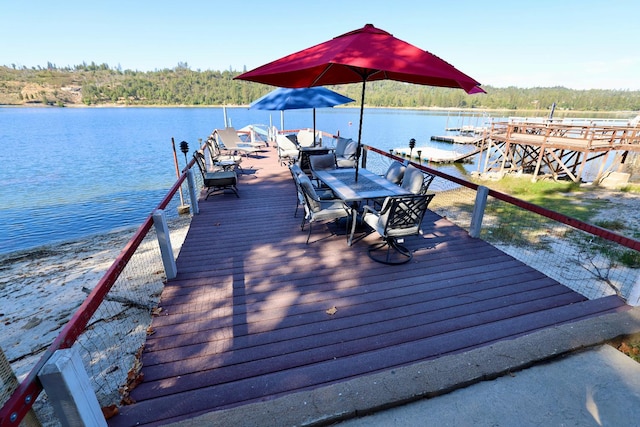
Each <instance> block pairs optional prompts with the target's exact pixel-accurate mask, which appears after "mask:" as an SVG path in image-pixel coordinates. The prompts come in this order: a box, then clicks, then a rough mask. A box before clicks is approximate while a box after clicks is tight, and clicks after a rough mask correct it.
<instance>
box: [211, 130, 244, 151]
mask: <svg viewBox="0 0 640 427" xmlns="http://www.w3.org/2000/svg"><path fill="white" fill-rule="evenodd" d="M214 134H215V135H216V141H217V142H218V144H222V145H223V146H224V147H225V148H234V147H237V146H238V144H241V143H242V140H241V139H240V137H239V136H238V132H237V131H236V130H235V128H232V127H229V128H224V129H216V130H215V131H214Z"/></svg>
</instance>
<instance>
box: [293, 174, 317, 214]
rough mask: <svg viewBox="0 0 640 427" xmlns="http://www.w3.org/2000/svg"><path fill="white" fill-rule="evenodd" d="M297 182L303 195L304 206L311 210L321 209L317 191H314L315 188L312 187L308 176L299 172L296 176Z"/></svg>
mask: <svg viewBox="0 0 640 427" xmlns="http://www.w3.org/2000/svg"><path fill="white" fill-rule="evenodd" d="M297 178H298V180H297V183H298V185H299V186H300V191H302V194H303V196H304V200H305V207H306V208H307V209H309V210H310V211H311V212H318V211H320V210H321V209H322V205H321V204H320V197H318V193H316V190H315V188H313V184H312V183H311V180H310V179H309V177H308V176H307V175H305V174H300V175H298V176H297Z"/></svg>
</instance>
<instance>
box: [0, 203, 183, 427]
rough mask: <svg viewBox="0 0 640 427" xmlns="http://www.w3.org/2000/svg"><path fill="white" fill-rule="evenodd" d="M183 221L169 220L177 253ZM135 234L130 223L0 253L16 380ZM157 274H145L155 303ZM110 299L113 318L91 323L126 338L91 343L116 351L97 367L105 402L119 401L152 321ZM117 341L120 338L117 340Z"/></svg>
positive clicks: (40, 407)
mask: <svg viewBox="0 0 640 427" xmlns="http://www.w3.org/2000/svg"><path fill="white" fill-rule="evenodd" d="M189 221H190V218H189V217H188V216H186V217H182V218H178V219H177V220H173V221H172V223H171V225H170V229H171V236H172V237H171V238H172V245H173V249H174V253H175V254H176V255H177V253H178V252H179V250H180V247H181V245H182V241H184V237H185V236H186V233H187V231H188V227H189ZM135 231H136V229H135V228H130V229H126V230H120V231H115V232H111V233H106V234H99V235H95V236H91V237H89V238H86V239H81V240H75V241H69V242H65V243H61V244H58V245H50V246H42V247H39V248H37V249H34V250H27V251H19V252H13V253H9V254H5V255H2V256H0V271H2V276H1V278H0V320H1V321H2V324H3V328H2V334H1V336H0V347H1V348H2V350H3V351H4V353H5V356H6V358H7V359H8V360H9V363H10V364H11V367H12V368H13V370H14V373H15V374H16V376H17V377H18V380H20V379H21V378H23V377H24V376H26V374H27V373H28V372H29V371H30V370H31V368H32V367H33V366H34V365H35V363H36V362H37V361H38V360H39V359H40V357H41V356H42V354H43V352H44V351H45V350H46V349H47V347H48V346H49V345H50V344H51V342H52V341H53V340H54V339H55V337H56V336H57V335H58V334H59V332H60V330H61V329H62V327H63V326H64V325H65V324H66V323H67V322H68V321H69V319H70V318H71V316H72V315H73V314H74V313H75V311H76V310H77V308H78V307H79V306H80V305H81V304H82V302H83V301H84V299H85V298H86V297H87V294H88V292H90V290H91V289H93V287H94V286H95V285H96V284H97V283H98V281H99V280H100V279H101V278H102V277H103V276H104V274H105V272H106V271H107V269H108V268H109V267H110V266H111V265H112V263H113V261H114V259H115V258H116V257H117V256H118V255H119V254H120V252H121V251H122V249H123V248H124V246H125V245H126V243H127V242H128V241H129V240H130V239H131V237H132V236H133V235H134V233H135ZM145 245H147V246H149V245H152V246H153V245H155V246H157V243H156V242H155V241H154V239H148V240H145V241H144V242H143V243H142V245H141V248H142V249H143V250H145ZM158 273H159V274H157V276H156V277H151V278H146V279H145V280H147V281H153V283H147V284H146V285H145V289H153V293H154V294H155V301H156V302H157V300H158V298H159V294H160V292H161V290H162V286H163V282H162V280H163V279H164V277H163V275H162V274H161V272H158ZM109 304H110V305H111V306H110V307H107V308H106V312H107V313H108V312H116V313H119V315H105V314H100V313H98V314H96V316H94V319H92V323H97V322H101V323H103V324H104V323H107V322H112V323H121V324H122V325H117V326H115V325H114V327H113V330H117V329H122V330H126V331H128V333H127V334H126V337H122V336H120V334H119V333H118V334H116V335H117V336H116V337H113V338H114V339H112V340H108V339H105V340H101V342H100V343H99V344H98V345H102V346H104V347H106V348H105V349H99V350H100V351H101V352H104V353H105V354H115V355H114V356H111V357H107V360H105V361H103V363H101V365H103V366H100V367H99V368H98V369H100V370H101V372H100V374H99V375H100V376H101V377H102V378H101V382H102V384H101V387H100V390H99V392H98V393H97V395H98V399H99V402H100V404H101V405H105V406H106V405H109V404H118V403H120V399H121V396H120V394H119V392H118V388H119V387H120V386H122V385H123V384H124V383H125V381H126V375H127V372H128V371H129V370H130V369H131V367H132V366H133V363H134V360H135V352H136V350H137V349H138V348H140V347H141V346H142V345H143V344H144V340H145V338H146V332H147V328H148V326H149V324H150V322H151V314H150V312H149V310H144V309H140V308H136V307H130V306H127V305H126V304H125V305H122V304H117V303H109ZM116 306H117V307H116ZM100 317H102V318H100ZM124 339H126V340H127V342H124V341H121V340H124ZM114 340H116V341H115V342H114ZM83 346H84V344H83ZM125 348H126V350H125ZM109 350H112V351H111V353H110V352H109ZM120 352H121V353H124V354H120ZM94 375H95V373H94ZM41 396H44V395H41ZM36 410H37V413H38V415H39V417H41V418H42V419H41V421H43V423H44V425H52V426H54V425H57V424H56V422H55V421H49V422H47V421H46V420H47V419H51V418H50V411H51V409H50V407H48V405H46V404H44V403H43V402H42V399H40V402H36ZM50 423H52V424H50Z"/></svg>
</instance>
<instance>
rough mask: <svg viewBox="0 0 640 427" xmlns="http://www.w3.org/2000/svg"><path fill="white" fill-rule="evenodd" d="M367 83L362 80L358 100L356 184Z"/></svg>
mask: <svg viewBox="0 0 640 427" xmlns="http://www.w3.org/2000/svg"><path fill="white" fill-rule="evenodd" d="M366 83H367V81H366V80H365V79H362V97H361V98H360V127H359V128H358V149H357V151H356V182H358V169H359V164H360V151H361V150H362V147H361V145H360V141H361V139H362V117H363V115H364V88H365V85H366Z"/></svg>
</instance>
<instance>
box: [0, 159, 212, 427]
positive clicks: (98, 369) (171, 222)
mask: <svg viewBox="0 0 640 427" xmlns="http://www.w3.org/2000/svg"><path fill="white" fill-rule="evenodd" d="M193 166H194V161H193V160H192V161H191V162H190V163H189V164H188V165H187V168H185V170H184V171H183V172H182V175H181V176H180V177H179V178H178V179H177V181H176V182H175V184H174V185H173V186H172V187H171V189H170V190H169V191H168V193H167V195H166V196H165V197H164V199H162V201H161V202H160V203H159V204H158V205H157V207H156V208H155V209H154V210H153V211H152V212H151V213H150V214H149V216H148V217H147V218H146V220H145V221H144V222H143V223H142V225H141V226H140V227H139V228H138V229H137V231H135V233H134V234H133V237H131V239H130V240H129V241H128V243H127V244H126V245H125V247H124V248H123V249H122V251H121V252H120V254H119V255H118V256H117V258H116V259H115V261H114V262H113V264H112V265H111V267H109V269H108V270H107V271H106V273H105V274H104V276H103V277H102V278H101V279H100V281H99V282H98V283H97V284H95V286H94V287H93V288H92V289H88V288H87V289H86V292H88V296H87V297H86V299H85V300H84V302H82V304H81V305H80V307H79V308H78V309H77V310H76V311H75V314H73V315H72V317H71V318H70V320H69V321H68V322H67V323H66V325H65V326H64V327H63V328H62V330H61V331H60V333H59V334H58V336H57V337H56V338H55V339H54V340H53V342H52V343H51V344H50V345H49V346H48V348H47V349H46V350H45V351H44V353H42V355H41V356H40V357H39V358H37V359H35V360H36V361H35V364H34V365H33V366H32V367H31V369H30V370H29V371H28V373H26V375H25V376H24V378H23V379H22V380H21V381H20V382H19V383H18V380H17V379H16V375H15V373H14V372H13V370H12V369H11V366H10V365H9V363H10V361H9V360H7V358H6V357H5V355H4V353H3V351H2V350H3V349H0V380H1V381H2V388H1V389H0V404H1V405H2V407H1V409H0V426H1V427H5V426H18V425H21V424H20V423H21V422H22V421H23V420H24V423H23V424H22V425H28V426H31V425H40V424H39V422H38V421H37V417H34V415H33V413H32V411H31V409H32V407H33V405H34V404H36V405H37V414H38V417H41V418H47V419H48V418H51V417H52V416H53V415H52V413H53V409H52V407H51V404H50V403H49V402H48V401H47V400H48V398H47V396H46V395H45V394H42V395H41V392H42V390H43V386H42V383H41V381H40V380H39V379H38V374H39V373H40V371H41V369H42V368H43V367H44V366H45V364H46V363H47V362H48V361H49V359H50V358H51V357H52V356H53V355H54V353H55V352H56V351H57V350H62V349H69V348H73V349H74V351H75V350H77V353H78V354H79V356H80V358H81V359H82V364H83V365H84V369H85V371H86V372H87V376H88V377H89V381H90V385H91V387H92V388H93V390H94V391H95V393H96V397H97V400H98V403H99V404H100V406H101V407H107V406H109V405H113V404H117V403H119V402H120V400H121V399H122V396H121V392H122V391H123V390H120V389H121V388H122V387H125V388H126V387H127V386H128V385H131V384H132V383H134V382H135V381H137V380H138V377H137V376H138V370H139V368H140V367H139V362H138V361H139V356H140V351H141V349H142V346H143V345H144V342H145V339H146V336H147V335H148V334H151V333H153V331H151V330H150V329H149V327H150V324H151V317H152V316H153V315H157V314H158V313H156V312H155V307H157V304H158V301H159V298H160V294H161V292H162V289H163V286H164V282H165V281H166V280H167V276H168V275H169V276H170V275H171V274H174V273H175V272H173V273H172V272H171V271H170V269H171V267H170V266H169V267H168V266H167V265H166V263H167V262H168V263H171V262H174V263H175V257H176V256H177V254H178V252H179V249H180V246H181V244H182V241H183V240H184V237H185V235H186V231H187V230H188V227H189V223H190V220H191V215H190V214H187V215H184V214H183V215H179V214H178V208H179V207H180V208H184V205H183V203H185V202H186V203H189V202H190V203H191V212H193V209H194V206H193V194H196V193H195V192H194V191H193V190H195V189H199V188H201V186H202V177H201V175H200V174H199V173H197V174H196V173H193V169H192V168H193ZM190 183H191V184H190ZM190 194H191V195H192V196H191V198H189V196H188V195H190ZM196 197H197V196H196ZM190 199H191V200H190ZM181 210H182V209H181ZM167 251H169V252H170V253H167ZM167 270H169V271H167ZM90 285H92V284H87V287H90ZM124 391H125V392H126V390H124ZM39 396H40V399H38V397H39ZM36 401H37V403H36ZM54 419H55V417H54Z"/></svg>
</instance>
